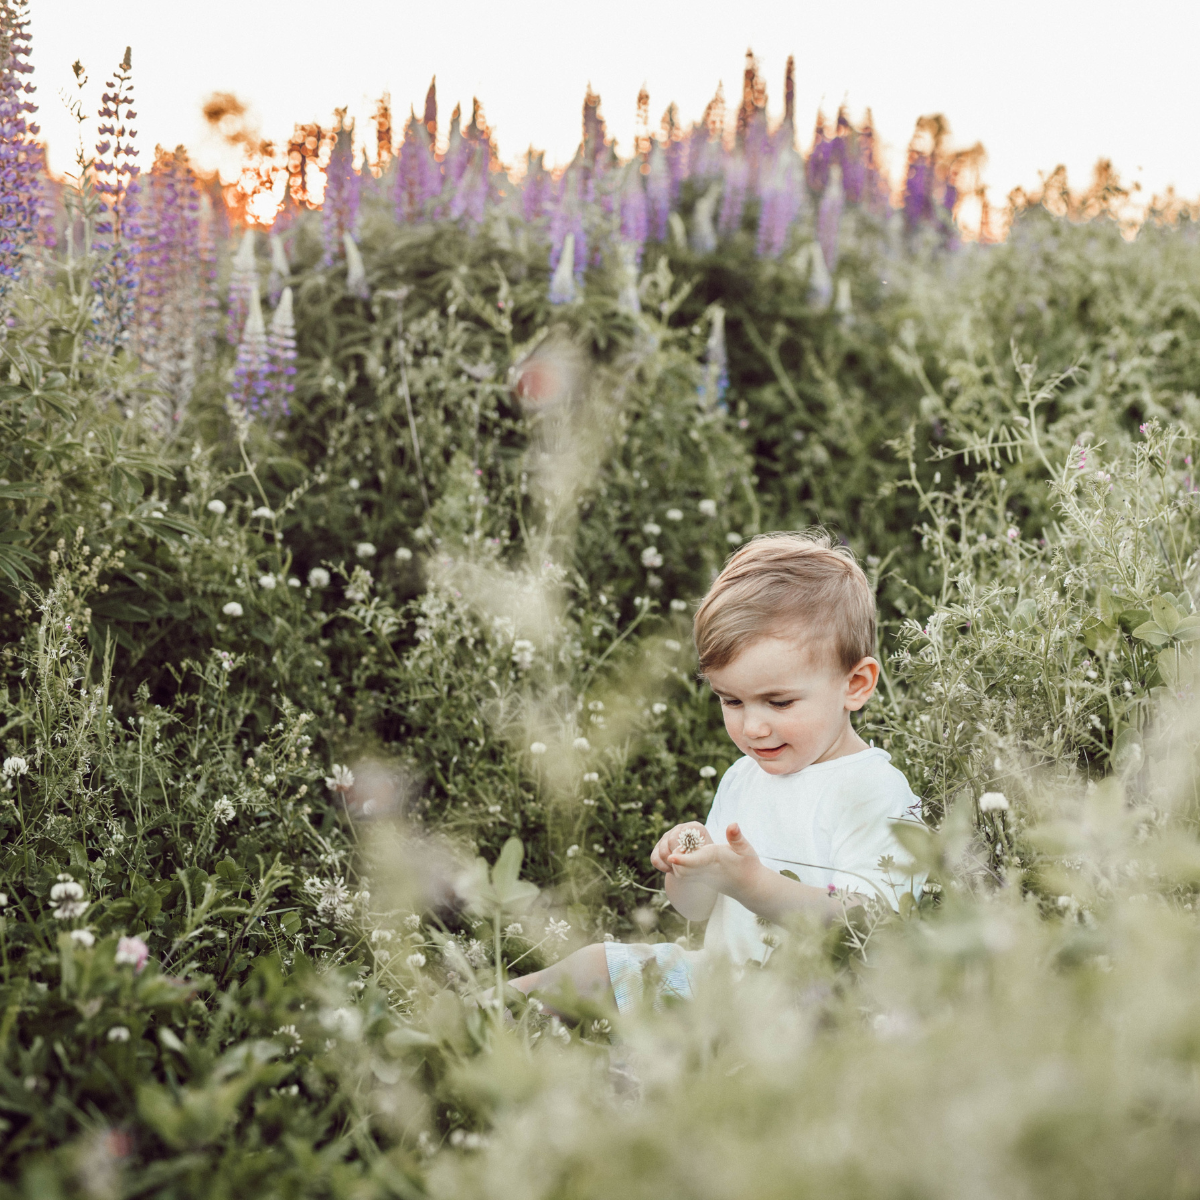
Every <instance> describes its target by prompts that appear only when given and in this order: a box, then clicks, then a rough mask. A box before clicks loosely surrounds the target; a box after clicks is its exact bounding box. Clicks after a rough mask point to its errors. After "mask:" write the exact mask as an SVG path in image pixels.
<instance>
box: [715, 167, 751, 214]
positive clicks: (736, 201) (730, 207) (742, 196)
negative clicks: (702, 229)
mask: <svg viewBox="0 0 1200 1200" xmlns="http://www.w3.org/2000/svg"><path fill="white" fill-rule="evenodd" d="M749 183H750V168H749V164H748V163H747V162H746V158H745V156H744V155H743V154H742V153H741V152H740V151H738V152H736V153H735V154H733V155H731V156H730V158H729V159H728V160H727V161H726V163H725V194H724V196H723V197H722V199H721V216H720V218H719V219H718V221H717V229H718V230H719V231H720V232H721V233H723V234H732V233H737V231H738V230H739V229H740V228H741V227H742V213H743V212H744V211H745V208H746V192H747V190H748V188H749Z"/></svg>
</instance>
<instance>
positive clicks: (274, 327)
mask: <svg viewBox="0 0 1200 1200" xmlns="http://www.w3.org/2000/svg"><path fill="white" fill-rule="evenodd" d="M267 379H268V385H267V396H268V403H269V404H270V407H271V411H272V413H280V414H282V415H283V416H288V415H289V414H290V413H291V403H292V395H293V393H294V392H295V390H296V384H295V379H296V322H295V318H294V316H293V313H292V289H291V288H290V287H285V288H284V289H283V291H282V293H281V294H280V297H279V304H278V306H277V307H276V309H275V315H274V316H273V317H272V318H271V328H270V330H269V331H268V333H267Z"/></svg>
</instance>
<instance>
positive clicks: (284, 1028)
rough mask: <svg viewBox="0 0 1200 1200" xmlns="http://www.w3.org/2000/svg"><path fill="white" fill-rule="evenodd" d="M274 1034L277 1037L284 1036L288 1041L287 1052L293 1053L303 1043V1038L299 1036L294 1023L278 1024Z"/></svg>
mask: <svg viewBox="0 0 1200 1200" xmlns="http://www.w3.org/2000/svg"><path fill="white" fill-rule="evenodd" d="M275 1036H276V1037H277V1038H284V1039H285V1040H286V1041H287V1042H288V1046H287V1052H288V1053H289V1054H295V1053H296V1051H297V1050H299V1049H300V1047H301V1046H303V1045H304V1039H303V1038H302V1037H301V1036H300V1034H299V1032H298V1031H297V1029H296V1027H295V1025H280V1027H279V1028H278V1029H277V1030H275Z"/></svg>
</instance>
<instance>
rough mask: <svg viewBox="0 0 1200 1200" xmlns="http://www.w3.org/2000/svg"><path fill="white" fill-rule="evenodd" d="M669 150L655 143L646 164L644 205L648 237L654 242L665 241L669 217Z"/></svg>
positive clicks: (670, 190) (669, 147) (670, 189)
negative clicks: (645, 205) (648, 229)
mask: <svg viewBox="0 0 1200 1200" xmlns="http://www.w3.org/2000/svg"><path fill="white" fill-rule="evenodd" d="M671 149H672V147H671V146H669V145H668V146H666V147H663V146H661V145H659V144H658V143H657V142H655V144H654V145H653V146H651V147H650V161H649V162H648V163H647V164H646V165H647V167H648V170H647V172H646V204H647V208H648V216H649V226H650V236H651V237H652V238H653V239H654V240H655V241H656V242H665V241H666V240H667V221H668V219H669V218H670V216H671V200H672V185H671V167H670V159H669V155H670V153H671Z"/></svg>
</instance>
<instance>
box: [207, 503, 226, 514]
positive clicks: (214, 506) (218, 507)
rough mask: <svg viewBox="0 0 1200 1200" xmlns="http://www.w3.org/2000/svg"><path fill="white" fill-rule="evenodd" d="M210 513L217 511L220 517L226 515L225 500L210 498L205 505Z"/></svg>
mask: <svg viewBox="0 0 1200 1200" xmlns="http://www.w3.org/2000/svg"><path fill="white" fill-rule="evenodd" d="M204 507H205V508H207V509H208V511H209V512H210V513H216V514H217V516H218V517H220V516H224V515H225V501H224V500H210V501H209V502H208V503H207V504H206V505H205V506H204Z"/></svg>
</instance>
